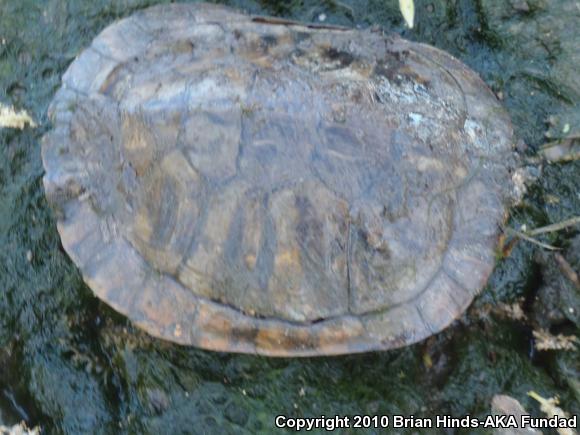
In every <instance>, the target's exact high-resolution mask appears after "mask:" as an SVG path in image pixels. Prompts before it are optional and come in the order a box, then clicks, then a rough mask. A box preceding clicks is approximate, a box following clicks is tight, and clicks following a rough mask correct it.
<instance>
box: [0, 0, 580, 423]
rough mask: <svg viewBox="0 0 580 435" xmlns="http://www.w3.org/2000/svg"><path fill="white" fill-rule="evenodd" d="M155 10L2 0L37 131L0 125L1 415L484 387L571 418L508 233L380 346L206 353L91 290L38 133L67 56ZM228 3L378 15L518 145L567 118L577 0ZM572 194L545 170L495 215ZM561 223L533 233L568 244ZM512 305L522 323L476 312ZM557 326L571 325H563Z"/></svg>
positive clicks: (379, 403) (266, 407) (565, 387)
mask: <svg viewBox="0 0 580 435" xmlns="http://www.w3.org/2000/svg"><path fill="white" fill-rule="evenodd" d="M153 3H155V2H153V1H143V0H123V1H105V0H93V1H72V0H48V1H45V2H37V1H34V0H3V1H1V2H0V6H1V12H0V101H2V102H3V103H6V104H8V105H13V106H15V107H16V108H17V109H21V108H24V109H26V110H27V111H28V113H30V114H31V116H32V117H33V118H34V119H35V120H37V121H38V124H39V125H40V127H39V128H37V129H34V130H33V129H25V130H23V131H12V130H0V152H1V155H0V199H1V201H0V246H1V247H2V249H1V250H0V421H2V422H3V423H5V424H12V423H16V422H17V421H18V420H20V419H24V420H26V421H27V422H28V424H29V426H31V425H37V424H39V425H41V426H42V428H44V430H45V431H46V432H47V433H118V432H120V433H163V432H171V433H173V432H175V433H248V434H250V433H271V432H272V431H273V422H274V417H275V416H276V415H278V414H285V415H295V416H319V415H326V416H332V415H335V414H339V415H353V414H379V415H380V414H386V415H392V414H413V415H416V416H432V415H434V414H441V413H450V414H452V415H454V416H462V415H464V414H473V415H480V416H482V415H485V414H486V413H487V412H488V411H489V406H490V402H491V398H492V396H493V395H494V394H499V393H505V394H510V395H512V396H513V397H515V398H517V399H518V400H520V401H521V402H522V404H524V406H526V407H527V408H528V409H529V410H530V411H532V412H533V413H535V414H538V413H539V408H538V407H537V404H535V403H533V401H532V400H531V399H529V398H528V397H527V395H526V393H527V391H529V390H535V391H537V392H538V393H540V394H541V395H542V396H544V397H551V396H555V395H558V396H559V397H560V398H561V403H562V405H561V406H562V408H564V409H566V410H567V411H569V412H571V413H576V414H578V413H579V412H580V405H579V394H580V393H579V391H578V385H579V382H580V381H579V376H578V373H579V367H578V361H579V360H580V358H579V352H578V351H576V352H567V353H564V352H547V353H543V354H537V353H535V352H534V351H533V344H532V341H531V328H532V327H533V326H534V323H533V321H534V315H533V309H532V308H533V300H534V298H535V296H536V295H537V294H538V292H539V291H541V289H542V288H543V287H542V285H543V284H544V283H543V280H544V279H545V276H547V275H546V274H545V273H544V274H543V267H544V266H543V265H542V263H541V261H539V260H538V256H537V255H538V252H539V251H538V250H539V248H538V247H536V246H534V245H531V244H528V243H526V242H522V241H519V242H517V243H516V244H515V245H514V248H513V250H512V251H511V254H510V255H509V256H508V257H506V258H503V259H501V260H500V261H499V263H498V266H497V268H496V270H495V272H494V274H493V276H492V277H491V279H490V281H489V283H488V285H487V287H486V289H484V291H483V292H482V295H481V296H480V297H479V298H478V299H477V300H476V301H475V303H474V305H473V307H472V308H471V309H470V310H469V311H468V313H467V314H466V315H465V316H463V318H461V319H460V320H458V321H457V322H455V324H454V325H452V327H450V328H449V329H448V330H446V331H445V332H443V333H442V334H439V335H438V336H437V337H434V338H431V339H429V340H427V341H426V342H424V343H419V344H417V345H415V346H410V347H407V348H404V349H400V350H395V351H391V352H381V353H371V354H366V355H353V356H344V357H336V358H315V359H294V360H289V359H267V358H261V357H253V356H247V355H230V354H218V353H211V352H205V351H200V350H196V349H190V348H184V347H179V346H175V345H171V344H168V343H164V342H160V341H158V340H155V339H152V338H150V337H148V336H147V335H146V334H144V333H142V332H140V331H139V330H136V329H135V328H134V327H133V326H132V325H131V324H130V323H129V322H128V321H126V320H125V319H124V318H123V317H121V316H119V315H118V314H116V313H115V312H113V311H112V310H111V309H110V308H108V307H107V306H106V305H105V304H103V303H101V302H100V301H98V300H97V299H96V298H95V297H94V296H93V295H92V293H91V291H90V290H89V289H88V288H87V287H86V286H85V285H84V284H83V281H82V278H81V277H80V275H79V273H78V271H77V270H76V268H75V267H74V265H73V264H72V262H71V261H70V260H69V259H68V257H67V256H66V254H65V253H64V252H63V251H62V248H61V247H60V244H59V238H58V234H57V231H56V226H55V220H54V217H53V215H52V213H51V211H50V210H49V208H48V207H47V204H46V201H45V199H44V192H43V189H42V181H41V179H42V175H43V169H42V164H41V161H40V144H39V140H40V138H41V136H42V134H43V133H44V132H45V131H46V130H47V129H48V128H50V126H49V124H48V122H47V118H46V108H47V105H48V103H49V101H50V99H51V98H52V96H53V95H54V92H55V91H56V90H57V89H58V87H59V86H60V77H61V76H62V74H63V72H64V71H65V70H66V68H67V66H68V65H69V64H70V62H71V61H72V60H73V59H74V57H75V56H76V55H77V54H78V53H79V52H80V51H81V50H82V49H83V47H85V46H87V45H88V43H89V42H90V41H91V39H92V38H93V37H94V36H95V35H96V34H97V33H98V32H99V31H100V30H102V29H103V28H104V27H105V26H106V25H108V24H109V23H111V22H112V21H114V20H115V19H117V18H119V17H123V16H126V15H129V14H130V13H131V12H133V11H135V10H138V9H140V8H143V7H145V6H147V5H150V4H153ZM226 3H227V4H229V5H232V6H238V7H242V8H245V9H247V10H248V11H250V12H254V13H264V14H276V15H280V16H284V17H287V18H292V19H297V20H302V21H318V20H320V18H321V14H324V17H325V22H326V23H334V24H342V25H349V26H360V27H367V26H379V27H381V28H383V29H384V30H385V31H387V32H388V31H394V32H397V33H400V34H402V35H403V36H405V37H407V38H410V39H414V40H419V41H424V42H428V43H431V44H434V45H436V46H438V47H440V48H442V49H444V50H447V51H449V52H450V53H452V54H453V55H455V56H457V57H459V58H460V59H461V60H462V61H464V62H465V63H467V64H468V65H470V66H471V67H472V68H473V69H475V70H476V71H477V72H478V73H479V74H480V75H481V76H482V77H483V78H484V80H485V81H486V82H487V83H488V84H489V85H490V86H491V87H492V89H493V90H494V91H495V92H496V93H498V94H499V95H502V97H503V102H504V104H505V106H506V107H507V109H508V111H509V112H510V115H511V116H512V119H513V122H514V127H515V131H516V134H517V136H518V137H519V138H520V139H522V140H523V141H524V142H525V144H526V145H527V146H528V151H527V153H528V154H530V155H533V154H534V153H535V150H537V149H538V147H539V146H540V145H541V144H542V143H543V141H544V136H543V135H544V132H545V131H546V129H547V128H548V125H546V119H547V118H548V116H550V115H556V116H557V117H558V119H559V120H560V121H561V120H564V121H561V122H560V121H559V122H560V123H561V124H562V125H564V124H565V122H566V121H565V120H567V119H569V120H575V119H577V114H578V106H577V105H578V103H579V101H580V99H579V86H578V78H577V71H578V70H579V65H580V62H579V58H578V53H577V50H578V49H579V47H580V36H579V35H578V30H577V28H578V26H577V25H575V24H576V23H577V22H578V21H579V18H580V10H577V9H574V7H575V6H574V5H575V3H576V2H569V1H565V0H561V1H550V2H549V1H547V0H528V1H523V0H518V1H516V0H513V1H505V0H448V1H443V0H432V1H417V0H416V2H415V3H416V23H415V28H414V29H413V30H409V29H406V28H405V26H404V23H403V21H402V18H401V16H400V13H399V11H398V2H397V1H396V0H390V1H385V0H360V1H355V0H350V1H348V0H342V1H333V0H326V1H324V0H320V1H314V0H301V1H298V0H293V1H289V2H282V1H272V0H268V1H266V0H262V1H251V0H231V1H229V2H226ZM526 5H527V6H526ZM575 72H576V73H575ZM570 122H572V121H570ZM558 125H559V124H558ZM573 127H574V128H576V127H577V126H576V125H575V124H574V125H573ZM579 191H580V166H579V163H578V162H571V163H567V164H558V165H549V166H547V167H545V168H544V170H543V175H542V176H541V177H540V178H539V179H538V180H537V182H536V183H535V184H534V185H533V186H532V187H531V188H530V192H529V193H528V195H527V196H526V198H525V200H524V202H523V203H522V204H521V205H520V206H518V207H517V208H515V209H514V210H513V211H512V216H511V220H510V225H513V226H514V227H515V228H517V227H518V226H519V225H522V224H526V225H527V226H528V227H529V228H531V227H536V226H541V225H545V224H549V223H553V222H557V221H559V220H563V219H566V218H569V217H571V216H574V215H579V214H580V196H579V195H578V192H579ZM576 233H577V229H574V228H571V229H568V230H565V231H561V232H558V233H555V234H547V235H543V236H542V238H541V240H542V241H544V242H546V243H550V244H554V245H556V246H560V247H563V248H568V247H569V246H570V245H571V240H572V237H573V236H574V234H576ZM570 261H572V260H570ZM571 291H573V290H571ZM576 296H577V293H576ZM518 298H524V300H525V301H526V302H525V304H524V308H525V309H526V310H528V311H529V312H530V316H531V318H532V319H531V320H530V321H529V322H527V323H522V322H520V321H515V320H507V319H505V318H501V317H498V316H496V315H494V314H485V313H486V312H487V311H486V307H489V306H495V305H497V304H500V303H512V302H514V301H515V300H517V299H518ZM555 327H556V328H557V329H558V330H566V331H567V332H568V333H575V334H576V335H579V329H578V326H577V325H575V324H574V323H573V322H568V323H566V322H564V323H561V324H558V325H556V326H555ZM425 355H429V357H428V358H426V357H425ZM426 361H429V363H428V364H427V363H426ZM345 433H350V432H348V431H345Z"/></svg>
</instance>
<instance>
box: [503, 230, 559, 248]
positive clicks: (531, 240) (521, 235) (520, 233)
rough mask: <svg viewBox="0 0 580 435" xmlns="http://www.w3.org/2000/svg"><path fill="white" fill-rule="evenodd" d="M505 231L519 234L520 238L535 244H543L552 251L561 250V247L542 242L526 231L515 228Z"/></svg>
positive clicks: (542, 245) (515, 234) (514, 234)
mask: <svg viewBox="0 0 580 435" xmlns="http://www.w3.org/2000/svg"><path fill="white" fill-rule="evenodd" d="M505 232H506V233H508V234H511V235H512V236H517V237H519V238H520V239H523V240H526V241H528V242H530V243H533V244H534V245H538V246H541V247H542V248H544V249H549V250H550V251H559V250H560V248H557V247H555V246H552V245H548V244H546V243H542V242H540V241H539V240H536V239H534V238H533V237H530V236H528V235H527V234H526V233H522V232H521V231H518V230H514V229H513V228H506V229H505Z"/></svg>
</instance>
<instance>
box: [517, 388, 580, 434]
mask: <svg viewBox="0 0 580 435" xmlns="http://www.w3.org/2000/svg"><path fill="white" fill-rule="evenodd" d="M528 396H530V397H531V398H532V399H534V400H536V401H537V402H539V403H540V410H541V411H542V412H543V413H544V414H546V415H547V416H548V417H554V416H558V417H561V418H568V414H566V413H565V412H564V411H563V410H562V408H558V406H556V405H558V403H559V402H558V398H557V397H552V398H550V399H545V398H543V397H542V396H540V395H539V394H538V393H536V392H535V391H528ZM556 430H557V431H558V433H559V434H560V435H576V431H575V430H574V429H567V428H558V429H556Z"/></svg>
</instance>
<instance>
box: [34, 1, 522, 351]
mask: <svg viewBox="0 0 580 435" xmlns="http://www.w3.org/2000/svg"><path fill="white" fill-rule="evenodd" d="M49 114H50V116H51V118H52V120H53V122H54V129H53V130H52V131H50V132H49V133H47V134H46V136H45V138H44V139H43V145H42V154H43V163H44V166H45V169H46V175H45V177H44V185H45V190H46V193H47V196H48V199H49V201H50V203H51V204H52V205H53V206H54V207H55V209H57V210H58V211H59V214H58V230H59V233H60V235H61V239H62V243H63V246H64V248H65V249H66V251H67V252H68V253H69V255H70V256H71V258H72V259H73V261H74V262H75V264H77V266H78V267H79V268H80V269H81V272H82V274H83V277H84V279H85V281H86V282H87V284H88V285H89V287H90V288H91V289H92V290H93V291H94V292H95V293H96V294H97V296H98V297H100V298H101V299H103V300H104V301H105V302H107V303H109V304H110V305H112V306H113V307H114V308H115V309H116V310H118V311H119V312H121V313H123V314H125V315H127V316H128V317H129V318H130V319H131V320H133V321H134V322H135V323H136V324H137V325H139V326H140V327H142V328H144V329H145V330H147V331H148V332H149V333H151V334H153V335H155V336H157V337H161V338H164V339H168V340H172V341H175V342H178V343H181V344H188V345H194V346H198V347H201V348H205V349H212V350H221V351H232V352H248V353H259V354H264V355H273V356H306V355H327V354H341V353H353V352H363V351H369V350H379V349H389V348H392V347H398V346H403V345H406V344H410V343H414V342H416V341H418V340H421V339H423V338H425V337H427V336H429V335H431V334H434V333H436V332H438V331H440V330H442V329H443V328H445V327H446V326H447V325H449V324H450V323H451V322H452V321H453V319H455V318H456V317H458V316H459V315H460V314H461V313H462V312H463V311H464V310H465V309H466V307H467V306H468V305H469V303H470V302H471V300H472V299H473V297H474V296H475V294H477V292H478V291H479V290H480V289H481V287H482V286H483V285H484V283H485V281H486V280H487V277H488V276H489V274H490V273H491V270H492V268H493V264H494V249H495V245H496V241H497V236H498V225H499V224H500V223H501V222H502V220H503V219H504V217H505V211H506V208H507V206H509V204H510V201H511V199H510V198H511V190H512V187H511V186H512V182H511V178H510V168H511V167H512V166H513V165H514V163H515V159H516V156H515V155H514V154H513V152H512V130H511V124H510V121H509V118H508V117H507V115H506V113H505V111H504V110H503V109H502V108H501V106H500V105H499V103H498V102H497V101H496V100H495V97H494V96H493V94H492V93H491V92H490V91H489V89H487V87H486V86H485V84H484V83H483V82H482V81H481V80H480V79H479V78H478V77H477V75H476V74H475V73H473V72H472V71H471V70H469V69H468V68H467V67H465V66H464V65H463V64H461V63H460V62H459V61H457V60H456V59H454V58H452V57H451V56H449V55H448V54H445V53H443V52H441V51H440V50H437V49H436V48H433V47H429V46H427V45H423V44H417V43H412V42H408V41H405V40H403V39H400V38H398V37H396V36H387V37H385V36H383V35H382V34H380V33H377V32H373V31H370V30H365V31H361V30H351V29H345V28H332V27H328V26H321V27H317V26H315V25H302V24H299V23H293V22H287V21H283V20H275V19H269V18H263V17H262V18H260V19H255V17H251V16H247V15H243V14H241V13H238V12H235V11H233V10H231V9H228V8H225V7H221V6H215V5H209V4H199V3H198V4H191V5H162V6H155V7H152V8H149V9H146V10H144V11H141V12H138V13H136V14H134V15H133V16H131V17H129V18H126V19H124V20H121V21H119V22H117V23H114V24H112V25H111V26H109V27H107V28H106V29H105V30H103V32H102V33H101V34H100V35H99V36H97V37H96V38H95V40H94V41H93V43H92V44H91V46H90V47H89V48H88V49H87V50H85V51H84V52H83V53H82V54H81V55H79V57H78V58H77V59H76V60H75V61H74V62H73V64H72V65H71V66H70V67H69V69H68V71H67V72H66V74H65V75H64V77H63V86H62V88H61V90H60V91H59V92H58V93H57V94H56V96H55V98H54V100H53V102H52V104H51V106H50V109H49Z"/></svg>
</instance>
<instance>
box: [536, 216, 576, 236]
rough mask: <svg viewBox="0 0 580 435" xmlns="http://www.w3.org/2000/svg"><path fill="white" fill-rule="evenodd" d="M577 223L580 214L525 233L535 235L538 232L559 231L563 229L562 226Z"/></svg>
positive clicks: (565, 226) (566, 226) (570, 225)
mask: <svg viewBox="0 0 580 435" xmlns="http://www.w3.org/2000/svg"><path fill="white" fill-rule="evenodd" d="M578 224H580V216H575V217H573V218H570V219H566V220H565V221H562V222H558V223H555V224H551V225H546V226H545V227H540V228H536V229H534V230H530V231H526V234H527V235H530V236H537V235H538V234H544V233H553V232H554V231H560V230H563V229H564V228H568V227H572V226H574V225H578Z"/></svg>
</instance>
